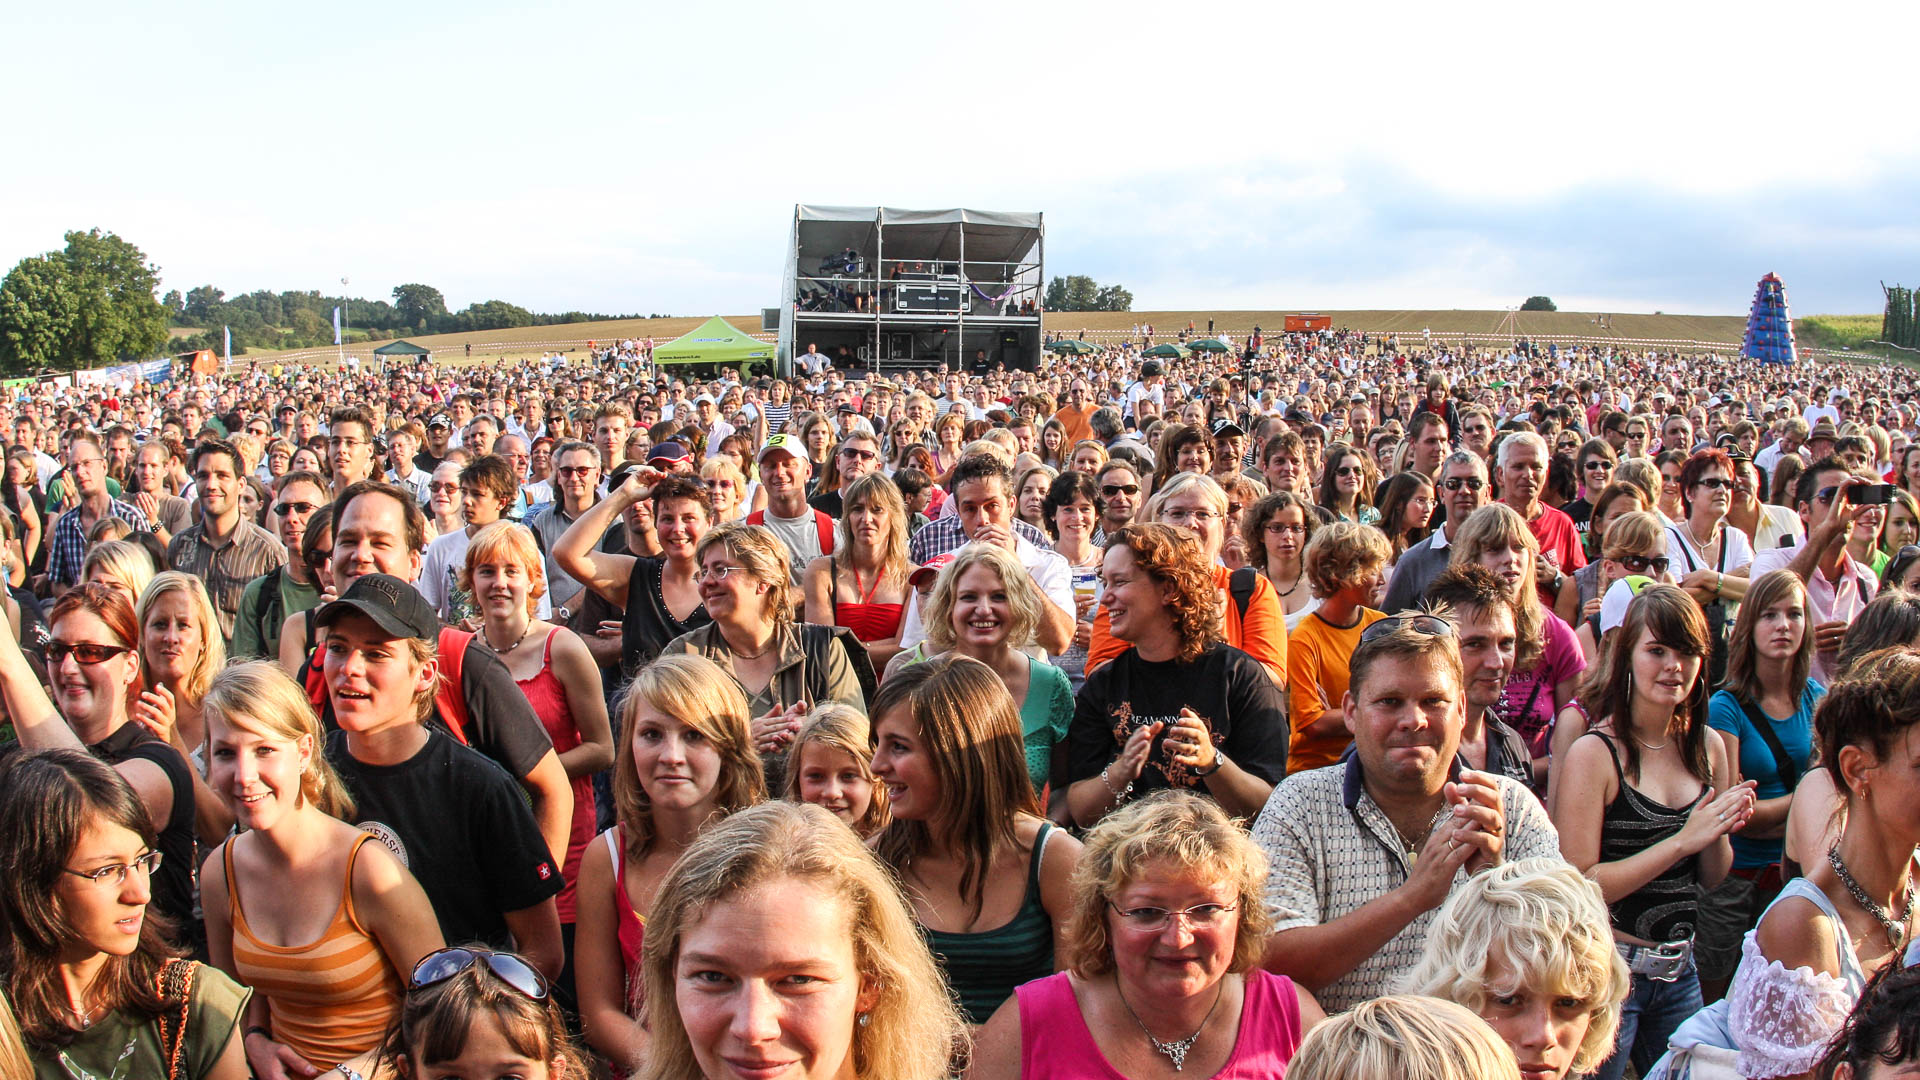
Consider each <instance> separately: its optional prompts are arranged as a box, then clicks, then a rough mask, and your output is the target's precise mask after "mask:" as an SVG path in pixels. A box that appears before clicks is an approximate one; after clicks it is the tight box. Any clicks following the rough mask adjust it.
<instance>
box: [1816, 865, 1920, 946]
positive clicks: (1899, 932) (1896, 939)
mask: <svg viewBox="0 0 1920 1080" xmlns="http://www.w3.org/2000/svg"><path fill="white" fill-rule="evenodd" d="M1827 865H1828V866H1831V867H1833V872H1834V873H1835V874H1837V875H1838V876H1839V878H1840V884H1842V885H1845V886H1846V887H1847V894H1848V895H1849V896H1852V897H1853V902H1854V903H1856V904H1859V905H1860V906H1861V907H1863V908H1865V909H1866V911H1867V914H1869V915H1872V916H1873V917H1874V918H1875V919H1876V920H1878V921H1879V923H1880V925H1881V926H1882V927H1883V928H1884V929H1885V930H1886V931H1887V940H1888V941H1889V942H1891V943H1892V945H1893V947H1894V948H1895V949H1896V950H1897V949H1899V948H1900V944H1901V942H1903V941H1905V940H1906V939H1907V924H1908V923H1910V922H1912V921H1913V898H1914V893H1915V892H1916V891H1917V890H1915V889H1914V887H1913V883H1912V882H1911V881H1909V882H1908V883H1907V908H1906V911H1904V912H1902V913H1901V915H1900V921H1899V922H1897V923H1896V922H1894V921H1893V920H1892V919H1889V918H1887V913H1886V911H1885V910H1884V909H1883V908H1881V906H1880V905H1879V904H1876V903H1874V902H1873V900H1872V899H1871V898H1870V897H1868V896H1867V890H1865V889H1863V888H1861V887H1860V883H1859V882H1858V881H1855V880H1854V879H1853V874H1852V873H1851V872H1850V871H1849V870H1848V869H1847V864H1846V863H1844V862H1841V861H1840V845H1839V844H1835V845H1833V846H1832V847H1830V848H1828V849H1827Z"/></svg>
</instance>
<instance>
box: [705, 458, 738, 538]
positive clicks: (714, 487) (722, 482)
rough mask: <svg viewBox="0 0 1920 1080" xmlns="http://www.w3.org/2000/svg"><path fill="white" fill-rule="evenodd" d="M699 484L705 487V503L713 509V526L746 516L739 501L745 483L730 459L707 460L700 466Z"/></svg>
mask: <svg viewBox="0 0 1920 1080" xmlns="http://www.w3.org/2000/svg"><path fill="white" fill-rule="evenodd" d="M700 482H701V483H702V484H704V485H705V486H706V489H707V501H708V502H709V503H710V504H711V505H712V507H713V523H714V524H716V525H719V524H722V523H724V522H728V521H738V520H739V519H741V518H743V517H746V516H747V506H746V503H745V502H744V501H743V500H742V499H741V495H742V493H743V490H744V489H745V488H746V486H747V482H746V479H745V477H743V476H742V475H741V474H740V467H739V466H737V465H735V464H734V463H733V459H732V458H730V457H727V456H725V455H715V456H713V457H710V458H708V459H707V460H706V461H705V462H703V463H702V464H701V466H700Z"/></svg>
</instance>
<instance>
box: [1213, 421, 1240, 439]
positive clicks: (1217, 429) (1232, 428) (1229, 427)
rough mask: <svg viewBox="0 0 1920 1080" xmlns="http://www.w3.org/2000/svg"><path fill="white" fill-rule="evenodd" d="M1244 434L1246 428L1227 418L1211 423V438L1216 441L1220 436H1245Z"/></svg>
mask: <svg viewBox="0 0 1920 1080" xmlns="http://www.w3.org/2000/svg"><path fill="white" fill-rule="evenodd" d="M1246 433H1247V429H1246V428H1243V427H1241V426H1240V425H1239V424H1236V423H1234V422H1233V421H1232V420H1230V419H1228V418H1227V417H1224V416H1223V417H1221V418H1220V419H1218V420H1215V421H1214V422H1213V437H1214V438H1216V439H1217V438H1219V437H1220V436H1222V435H1245V434H1246Z"/></svg>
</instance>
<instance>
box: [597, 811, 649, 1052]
mask: <svg viewBox="0 0 1920 1080" xmlns="http://www.w3.org/2000/svg"><path fill="white" fill-rule="evenodd" d="M600 835H601V836H603V837H605V838H606V840H607V852H608V853H609V854H611V855H612V856H613V910H614V913H615V915H616V916H617V917H618V920H619V928H620V929H619V938H620V967H621V973H622V974H623V975H625V976H626V982H625V987H626V992H627V1011H628V1013H630V1014H631V1015H633V1016H639V1015H640V946H641V945H642V944H643V943H644V942H645V941H646V936H647V920H646V919H645V918H644V917H642V916H641V915H639V914H638V913H636V912H635V911H634V910H633V901H631V900H629V899H627V852H626V848H625V846H624V845H622V844H621V843H620V826H618V825H615V826H614V827H613V828H611V829H608V830H607V831H606V832H603V833H601V834H600Z"/></svg>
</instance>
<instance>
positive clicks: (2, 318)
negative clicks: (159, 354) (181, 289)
mask: <svg viewBox="0 0 1920 1080" xmlns="http://www.w3.org/2000/svg"><path fill="white" fill-rule="evenodd" d="M66 240H67V246H66V248H65V250H63V251H57V252H49V253H48V254H46V255H42V256H35V257H33V258H30V259H24V260H22V261H21V262H20V263H19V264H18V265H16V266H15V267H14V270H13V272H12V273H9V274H8V275H7V279H6V283H5V284H4V285H0V290H4V291H5V292H6V294H7V295H6V296H5V298H4V299H0V354H3V355H0V361H3V362H4V363H5V364H7V365H8V366H10V367H12V368H13V369H15V370H22V369H30V368H35V367H41V366H46V367H55V368H91V367H98V366H100V365H101V364H107V363H113V362H115V361H123V360H131V359H136V358H139V357H144V356H147V355H150V354H151V353H153V352H154V351H156V350H158V349H159V348H160V346H161V344H162V343H164V342H165V341H166V340H167V311H166V308H164V307H162V306H161V305H160V301H158V300H156V299H154V290H155V289H156V288H158V287H159V284H160V271H159V268H158V267H156V266H153V265H151V264H150V263H148V262H147V257H146V256H145V255H143V254H142V253H141V251H140V249H139V248H137V247H134V246H133V245H132V244H129V243H127V242H126V241H125V240H122V239H120V238H119V237H118V236H115V235H114V234H112V233H105V232H101V231H100V230H99V229H93V230H90V231H88V232H70V233H68V234H67V235H66Z"/></svg>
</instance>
